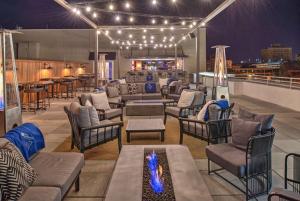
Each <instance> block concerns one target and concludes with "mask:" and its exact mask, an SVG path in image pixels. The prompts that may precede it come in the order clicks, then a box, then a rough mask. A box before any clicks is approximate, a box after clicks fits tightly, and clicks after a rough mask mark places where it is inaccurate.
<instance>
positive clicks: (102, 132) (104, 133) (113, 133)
mask: <svg viewBox="0 0 300 201" xmlns="http://www.w3.org/2000/svg"><path fill="white" fill-rule="evenodd" d="M110 123H112V121H110V120H104V121H101V122H100V125H105V124H110ZM117 134H118V126H114V127H113V128H112V127H107V128H100V129H94V130H92V132H91V135H89V134H88V135H85V137H84V139H83V144H84V146H85V147H87V146H89V145H93V144H97V143H98V142H103V141H104V139H106V140H110V139H113V138H115V137H117ZM97 135H98V137H97Z"/></svg>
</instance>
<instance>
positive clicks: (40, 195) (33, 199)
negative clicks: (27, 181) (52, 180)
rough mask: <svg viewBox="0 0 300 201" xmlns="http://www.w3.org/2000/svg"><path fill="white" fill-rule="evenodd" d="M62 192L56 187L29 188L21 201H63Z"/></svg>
mask: <svg viewBox="0 0 300 201" xmlns="http://www.w3.org/2000/svg"><path fill="white" fill-rule="evenodd" d="M61 200H62V197H61V192H60V189H59V188H56V187H43V186H32V187H29V188H28V189H27V190H26V191H25V193H24V194H23V195H22V197H21V198H20V199H19V201H61Z"/></svg>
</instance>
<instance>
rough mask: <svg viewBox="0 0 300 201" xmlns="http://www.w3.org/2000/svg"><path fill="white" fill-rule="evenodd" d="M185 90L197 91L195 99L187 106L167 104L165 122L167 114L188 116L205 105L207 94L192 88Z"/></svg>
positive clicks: (176, 116) (178, 116)
mask: <svg viewBox="0 0 300 201" xmlns="http://www.w3.org/2000/svg"><path fill="white" fill-rule="evenodd" d="M185 91H193V92H195V96H194V101H193V102H192V104H191V105H189V106H187V107H178V105H176V104H175V105H174V103H172V105H171V106H170V105H168V104H166V105H165V117H164V123H166V121H167V116H172V117H175V118H180V117H187V116H188V115H189V114H190V113H191V112H192V113H194V112H195V111H196V110H199V109H201V108H202V107H203V105H204V104H205V101H206V95H205V94H204V93H202V92H200V91H195V90H191V89H185Z"/></svg>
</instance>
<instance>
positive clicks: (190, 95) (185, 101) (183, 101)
mask: <svg viewBox="0 0 300 201" xmlns="http://www.w3.org/2000/svg"><path fill="white" fill-rule="evenodd" d="M194 98H195V92H194V91H188V90H184V91H183V92H182V93H181V95H180V98H179V101H178V104H177V105H178V107H190V106H191V105H192V103H193V101H194Z"/></svg>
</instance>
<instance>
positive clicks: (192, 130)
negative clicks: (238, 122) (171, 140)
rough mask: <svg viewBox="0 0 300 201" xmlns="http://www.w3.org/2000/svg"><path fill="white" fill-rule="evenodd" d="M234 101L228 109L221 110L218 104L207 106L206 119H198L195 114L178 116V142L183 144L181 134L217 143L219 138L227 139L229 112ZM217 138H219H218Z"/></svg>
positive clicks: (229, 125)
mask: <svg viewBox="0 0 300 201" xmlns="http://www.w3.org/2000/svg"><path fill="white" fill-rule="evenodd" d="M233 107H234V103H232V104H231V105H230V107H229V108H228V109H225V110H222V109H221V108H220V107H219V106H218V105H216V104H211V105H209V106H208V121H199V120H197V118H196V117H195V116H193V117H190V116H189V117H188V118H182V117H181V118H179V123H180V141H179V143H180V144H183V136H184V135H189V136H192V137H195V138H198V139H200V140H204V141H206V142H207V143H208V144H210V143H218V142H217V140H218V141H220V139H221V138H223V140H225V141H226V142H227V141H228V140H227V139H228V137H229V136H230V135H231V134H230V129H231V121H230V120H229V118H230V113H231V111H232V108H233ZM218 138H219V139H218Z"/></svg>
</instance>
